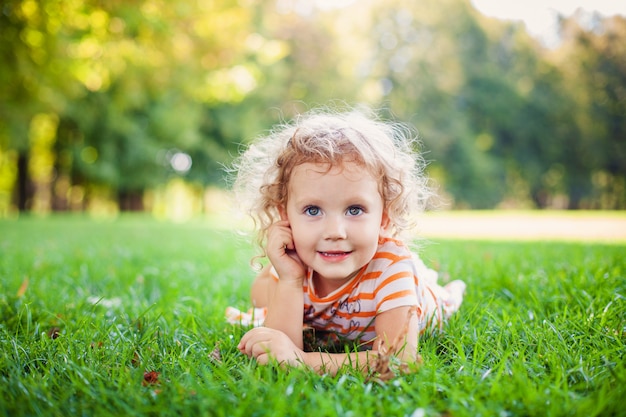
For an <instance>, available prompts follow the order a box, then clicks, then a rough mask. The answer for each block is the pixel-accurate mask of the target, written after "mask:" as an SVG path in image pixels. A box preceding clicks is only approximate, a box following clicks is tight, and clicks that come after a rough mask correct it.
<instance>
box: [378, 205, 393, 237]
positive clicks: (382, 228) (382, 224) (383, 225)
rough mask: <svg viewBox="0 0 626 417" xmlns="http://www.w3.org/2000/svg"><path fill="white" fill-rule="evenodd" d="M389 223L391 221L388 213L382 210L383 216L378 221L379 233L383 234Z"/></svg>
mask: <svg viewBox="0 0 626 417" xmlns="http://www.w3.org/2000/svg"><path fill="white" fill-rule="evenodd" d="M390 224H391V221H390V220H389V214H387V211H383V217H382V219H381V221H380V234H381V235H383V236H384V235H385V234H386V233H385V232H387V228H388V227H389V225H390Z"/></svg>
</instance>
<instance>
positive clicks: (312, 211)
mask: <svg viewBox="0 0 626 417" xmlns="http://www.w3.org/2000/svg"><path fill="white" fill-rule="evenodd" d="M320 212H321V210H320V208H319V207H315V206H309V207H307V208H305V209H304V213H305V214H307V215H309V216H319V214H320Z"/></svg>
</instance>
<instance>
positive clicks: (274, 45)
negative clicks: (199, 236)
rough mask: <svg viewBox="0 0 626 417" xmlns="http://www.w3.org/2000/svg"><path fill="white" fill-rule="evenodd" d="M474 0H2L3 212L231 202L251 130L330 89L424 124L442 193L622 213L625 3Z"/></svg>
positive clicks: (160, 210) (477, 202) (490, 204)
mask: <svg viewBox="0 0 626 417" xmlns="http://www.w3.org/2000/svg"><path fill="white" fill-rule="evenodd" d="M478 3H480V2H479V1H476V2H475V3H473V2H471V1H470V0H420V1H417V0H386V1H384V2H382V1H375V0H358V1H351V0H335V1H331V0H315V1H314V0H267V1H263V0H4V1H3V2H2V4H1V5H0V57H1V58H0V59H1V66H0V85H1V87H0V217H14V216H16V215H17V214H19V213H20V212H35V213H49V212H52V211H77V212H84V211H87V212H90V213H91V214H94V215H99V216H114V215H116V214H117V213H119V212H120V211H127V210H128V211H150V212H152V213H154V214H155V215H156V216H157V217H162V218H177V219H181V218H187V217H191V216H195V215H198V214H201V213H208V214H210V213H216V212H219V211H221V210H227V208H226V207H227V206H226V204H227V203H226V202H225V199H224V195H225V190H226V189H227V188H228V184H227V182H226V181H225V174H224V166H227V165H228V164H229V163H230V162H231V161H232V159H233V157H234V156H235V155H237V154H238V152H239V151H240V150H241V148H242V146H243V145H245V144H246V143H248V142H249V141H251V140H253V139H254V138H255V137H257V136H259V135H262V134H263V133H265V132H266V131H267V130H268V129H269V128H271V126H272V125H274V124H275V123H277V122H281V121H284V120H289V119H290V118H291V116H293V115H294V114H296V113H298V112H302V111H306V110H307V109H310V108H313V107H317V106H320V105H327V104H329V103H333V102H335V104H338V105H339V107H340V108H341V106H342V105H343V103H347V104H350V105H357V104H366V105H369V106H371V107H373V108H375V109H383V110H382V116H383V117H390V118H393V119H395V120H399V121H403V122H407V123H410V124H412V125H414V126H415V128H416V129H417V132H418V133H419V137H420V138H421V140H422V149H421V150H422V151H423V152H424V153H425V157H426V159H427V160H428V161H430V164H429V168H428V173H429V175H430V176H431V177H432V178H433V180H434V182H435V183H436V184H437V186H438V190H439V194H440V195H441V196H442V198H443V200H444V201H445V205H446V207H448V208H451V209H492V208H509V209H603V210H616V209H626V18H625V17H624V15H623V14H621V15H620V14H615V15H601V14H599V13H594V12H589V11H585V10H583V9H579V10H577V11H576V12H574V13H572V14H568V15H561V16H556V15H555V16H554V20H553V22H552V26H551V28H550V30H551V32H550V33H549V34H548V35H546V36H543V37H540V36H538V35H537V34H536V33H532V31H529V28H530V27H531V26H527V25H525V24H524V23H523V22H522V21H519V20H502V19H498V18H495V17H493V16H492V15H490V14H489V13H486V12H485V11H484V10H483V11H481V10H479V9H477V8H476V5H477V4H478ZM514 3H515V2H512V4H514ZM616 3H619V2H616ZM513 17H514V16H513ZM539 17H540V16H539V14H538V15H537V19H538V18H539Z"/></svg>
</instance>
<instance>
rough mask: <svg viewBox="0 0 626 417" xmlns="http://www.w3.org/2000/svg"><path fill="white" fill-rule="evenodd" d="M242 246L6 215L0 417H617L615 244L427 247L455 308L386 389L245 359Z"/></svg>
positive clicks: (622, 269)
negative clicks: (460, 283) (463, 292)
mask: <svg viewBox="0 0 626 417" xmlns="http://www.w3.org/2000/svg"><path fill="white" fill-rule="evenodd" d="M252 254H253V249H252V247H251V246H250V244H249V243H248V242H246V241H245V240H244V239H241V238H238V237H236V236H235V235H234V234H232V233H229V232H228V231H226V230H225V228H223V227H219V226H215V225H212V224H211V223H210V222H206V221H200V220H197V221H193V222H189V223H185V224H173V223H167V222H157V221H155V220H152V219H151V218H149V217H141V216H123V217H121V218H118V219H117V220H115V221H100V222H96V221H92V220H89V219H88V218H87V217H75V216H57V217H51V218H47V219H38V218H29V217H21V218H20V219H18V220H10V221H9V220H4V221H1V220H0V315H1V317H0V344H1V349H0V415H10V416H26V415H46V416H55V415H58V416H80V415H86V416H98V415H128V416H135V415H136V416H140V415H141V416H143V415H193V416H198V415H211V416H238V415H241V416H265V415H267V416H273V417H274V416H281V415H297V416H300V415H310V414H312V415H316V416H326V415H328V416H330V415H332V416H335V415H341V416H344V415H352V416H359V417H361V416H369V415H372V416H379V415H385V416H404V415H407V416H479V415H482V416H531V415H541V416H566V415H567V416H570V415H581V416H594V415H598V416H606V415H626V408H625V407H624V405H623V404H624V397H625V396H626V388H625V387H626V359H625V358H626V349H625V344H626V300H625V296H626V278H625V275H626V256H625V255H626V244H599V243H595V244H585V243H565V242H528V241H525V242H514V241H511V242H503V241H472V240H434V241H431V242H430V243H429V244H427V245H425V246H424V248H423V249H422V256H423V258H424V259H425V261H426V263H427V264H429V265H431V266H434V267H436V268H437V269H439V270H440V271H441V275H442V279H443V280H446V279H452V278H462V279H465V280H466V281H467V282H468V284H469V287H468V293H467V296H466V301H465V303H464V304H463V307H462V309H461V311H460V312H459V314H458V315H457V316H455V317H454V318H453V319H452V320H451V321H450V323H449V325H448V326H447V328H446V329H445V331H444V332H443V333H442V334H439V335H428V336H425V337H423V338H422V339H421V341H420V351H421V355H422V357H423V364H422V365H421V366H420V367H419V368H418V369H416V370H414V371H413V372H411V373H410V374H406V375H401V376H398V377H396V378H395V379H392V380H390V381H387V382H380V381H376V380H375V379H371V378H370V379H367V378H366V377H365V376H363V375H360V374H358V373H356V372H355V371H351V370H345V371H344V372H341V373H340V374H339V375H337V376H334V377H331V376H323V375H317V374H315V373H313V372H312V371H309V370H306V369H293V370H290V371H286V370H283V369H280V368H275V367H260V366H257V365H256V364H255V363H254V361H252V360H249V359H248V358H246V357H244V356H243V355H241V354H240V353H239V352H238V351H237V349H236V345H237V342H238V340H239V338H240V337H241V335H242V334H243V332H244V331H245V328H242V327H241V326H238V325H230V324H228V323H227V322H226V321H225V319H224V309H225V308H226V307H227V306H229V305H232V306H236V307H238V308H242V309H245V308H248V296H247V294H248V287H249V285H250V282H251V279H252V276H253V272H252V271H251V270H250V268H249V265H248V261H249V259H250V256H251V255H252Z"/></svg>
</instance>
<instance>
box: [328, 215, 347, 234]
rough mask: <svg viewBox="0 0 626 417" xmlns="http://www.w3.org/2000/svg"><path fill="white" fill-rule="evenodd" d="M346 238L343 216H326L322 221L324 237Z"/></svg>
mask: <svg viewBox="0 0 626 417" xmlns="http://www.w3.org/2000/svg"><path fill="white" fill-rule="evenodd" d="M345 238H346V225H345V220H344V218H343V216H341V215H337V216H328V217H327V218H326V221H325V222H324V239H327V240H340V239H345Z"/></svg>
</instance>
